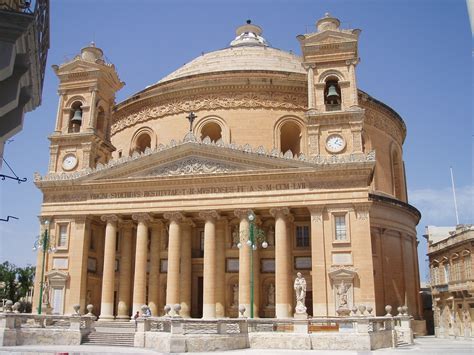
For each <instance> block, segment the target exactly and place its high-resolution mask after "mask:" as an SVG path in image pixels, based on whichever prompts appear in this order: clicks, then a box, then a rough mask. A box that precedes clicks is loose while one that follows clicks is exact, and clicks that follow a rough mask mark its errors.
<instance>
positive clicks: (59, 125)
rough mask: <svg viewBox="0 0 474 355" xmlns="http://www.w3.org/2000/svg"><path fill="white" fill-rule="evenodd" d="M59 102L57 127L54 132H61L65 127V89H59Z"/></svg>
mask: <svg viewBox="0 0 474 355" xmlns="http://www.w3.org/2000/svg"><path fill="white" fill-rule="evenodd" d="M58 94H59V104H58V112H57V114H56V127H55V128H54V132H56V133H61V131H62V128H63V105H64V91H62V90H59V91H58Z"/></svg>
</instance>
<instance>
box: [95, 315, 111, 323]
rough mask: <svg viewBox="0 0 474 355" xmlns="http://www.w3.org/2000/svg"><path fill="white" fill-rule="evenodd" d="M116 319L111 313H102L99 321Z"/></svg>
mask: <svg viewBox="0 0 474 355" xmlns="http://www.w3.org/2000/svg"><path fill="white" fill-rule="evenodd" d="M114 320H115V317H114V316H111V315H100V316H99V319H98V321H99V322H113V321H114Z"/></svg>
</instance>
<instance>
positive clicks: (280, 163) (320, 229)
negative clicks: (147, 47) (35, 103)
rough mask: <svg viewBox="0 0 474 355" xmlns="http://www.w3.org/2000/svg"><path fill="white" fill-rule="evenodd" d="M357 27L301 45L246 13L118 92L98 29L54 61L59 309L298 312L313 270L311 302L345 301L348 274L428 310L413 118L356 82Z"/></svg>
mask: <svg viewBox="0 0 474 355" xmlns="http://www.w3.org/2000/svg"><path fill="white" fill-rule="evenodd" d="M359 33H360V31H359V30H345V29H340V28H339V21H338V20H337V19H335V18H333V17H331V16H329V15H327V16H325V17H324V18H323V19H321V20H319V21H318V22H317V29H316V32H314V33H309V34H305V35H300V36H298V40H299V42H300V44H301V50H302V56H296V55H293V54H290V53H286V52H283V51H280V50H277V49H273V48H270V47H269V46H268V44H267V43H266V41H265V40H264V38H263V37H262V30H261V29H260V27H258V26H255V25H253V24H251V23H247V24H246V25H244V26H241V27H240V28H238V29H237V38H236V39H235V40H234V41H232V44H231V46H230V47H228V48H226V49H223V50H220V51H216V52H212V53H209V54H206V55H203V56H201V57H199V58H197V59H195V60H194V61H192V62H190V63H188V64H187V65H185V66H184V67H182V68H181V69H178V70H177V71H176V72H174V73H173V74H170V75H169V76H167V77H166V78H164V79H162V80H161V81H159V82H158V83H156V84H155V85H152V86H150V87H147V88H146V89H144V90H142V91H140V92H138V93H137V94H135V95H133V96H132V97H130V98H129V99H127V100H125V101H123V102H121V103H118V104H115V103H114V96H115V92H116V91H117V90H119V89H120V88H121V87H122V86H123V83H122V82H121V81H120V79H119V77H118V75H117V72H116V70H115V67H114V66H113V65H112V64H109V63H106V62H105V61H104V59H103V54H102V51H101V50H100V49H99V48H97V47H95V45H91V46H89V47H86V48H84V49H82V52H81V55H79V56H77V57H76V58H75V59H73V60H72V61H70V62H67V63H65V64H62V65H60V66H54V69H55V72H56V74H57V75H58V77H59V79H60V85H59V93H60V99H59V109H58V115H57V117H56V129H55V131H54V132H53V133H52V135H51V136H50V137H49V138H50V141H51V150H50V163H49V168H48V173H47V174H46V175H45V176H40V175H39V174H38V175H37V176H36V178H35V182H36V184H37V186H38V187H39V188H40V189H41V190H42V192H43V194H44V200H43V204H42V210H41V216H42V218H47V219H49V220H50V221H51V223H50V234H51V237H52V239H53V240H54V241H55V243H56V245H57V248H58V251H57V252H56V253H54V254H48V258H47V273H46V275H47V276H46V277H50V276H49V275H53V273H58V272H59V273H61V275H63V276H62V280H63V281H62V284H60V286H56V287H55V286H52V288H53V291H52V292H53V293H54V294H53V295H52V297H51V299H52V300H53V302H52V303H53V308H54V310H55V311H56V312H59V311H58V310H59V309H60V310H67V309H71V307H72V305H73V304H80V305H81V308H82V309H84V308H85V306H86V305H87V304H89V303H92V304H93V305H94V307H95V309H97V310H98V312H99V314H100V317H99V318H100V319H102V320H113V319H121V318H128V317H130V316H131V315H132V314H134V313H135V312H136V311H137V310H140V306H141V305H142V304H148V305H149V306H150V309H151V312H152V314H153V315H161V314H163V307H164V306H165V305H174V304H180V305H181V309H182V311H181V315H182V316H184V317H205V318H213V317H237V316H238V314H239V313H238V308H239V305H244V306H245V307H246V311H245V315H249V310H250V308H251V307H250V303H251V299H253V309H254V312H255V316H258V317H280V318H285V317H292V316H293V313H294V307H295V299H294V298H295V297H294V290H293V282H292V280H294V277H295V275H296V273H297V272H301V273H302V275H303V277H304V278H305V279H306V282H307V292H306V307H308V310H307V311H308V313H309V314H310V315H318V316H321V315H323V316H324V315H336V310H337V307H338V306H339V304H338V303H337V302H338V301H337V300H338V295H337V290H338V287H339V286H340V284H341V283H342V282H344V285H347V286H346V287H347V296H348V297H347V300H348V303H349V304H348V305H347V306H348V307H349V308H351V307H353V306H354V305H361V304H363V305H366V306H372V307H373V308H374V310H375V311H376V313H377V314H378V315H382V314H385V312H384V307H385V305H386V304H391V305H392V306H393V307H398V306H402V305H405V304H406V305H407V306H408V307H409V309H410V311H411V313H412V314H414V315H415V316H416V317H419V316H420V314H421V304H420V301H419V295H418V292H419V282H418V280H419V271H418V263H417V257H416V255H417V251H416V248H417V242H416V230H415V227H416V224H417V223H418V220H419V218H420V214H419V212H418V211H417V210H416V209H415V208H414V207H412V206H410V205H409V204H408V203H407V194H406V182H405V173H404V165H403V159H402V158H403V150H402V145H403V141H404V139H405V136H406V127H405V124H404V122H403V120H402V119H401V117H400V116H399V115H398V114H397V113H396V112H395V111H394V110H392V109H391V108H389V107H388V106H386V105H385V104H383V103H381V102H379V101H377V100H376V99H374V98H372V97H371V96H370V95H368V94H366V93H365V92H363V91H361V90H359V89H358V88H357V85H356V75H355V67H356V65H357V63H358V53H357V45H358V39H359ZM229 58H232V61H231V62H230V61H229V60H230V59H229ZM191 111H192V112H194V113H195V116H197V117H196V118H194V121H192V120H188V119H186V118H187V117H190V118H193V116H192V115H191V114H190V112H191ZM190 121H191V122H190ZM250 211H252V212H253V213H254V214H255V216H256V219H255V221H249V219H248V216H249V212H250ZM251 229H252V231H254V232H255V233H257V232H258V233H257V234H258V238H257V240H256V241H255V243H254V244H255V247H256V249H255V250H253V248H251V247H249V246H248V245H247V243H246V241H247V240H248V238H249V237H250V234H251V233H250V230H251ZM257 234H256V235H257ZM263 241H265V242H266V244H268V247H267V248H263V247H262V242H263ZM238 246H240V248H239V247H238ZM41 261H42V260H41V255H39V256H38V270H40V269H39V268H41ZM252 266H253V277H251V275H250V270H251V267H252ZM38 274H40V273H39V272H38ZM252 279H253V285H254V287H253V290H254V291H253V297H252V292H251V290H252V287H251V284H250V283H251V280H252ZM57 285H59V284H58V283H57ZM36 289H39V280H37V284H36ZM37 294H38V292H36V295H37Z"/></svg>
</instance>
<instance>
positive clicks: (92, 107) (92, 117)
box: [87, 88, 97, 130]
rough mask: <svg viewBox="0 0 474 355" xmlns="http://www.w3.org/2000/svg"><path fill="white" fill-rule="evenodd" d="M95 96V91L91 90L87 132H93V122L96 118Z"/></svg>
mask: <svg viewBox="0 0 474 355" xmlns="http://www.w3.org/2000/svg"><path fill="white" fill-rule="evenodd" d="M96 96H97V89H96V88H94V89H92V90H91V102H90V110H89V122H88V126H87V128H88V129H89V130H91V129H92V130H94V128H95V121H96V116H95V101H96Z"/></svg>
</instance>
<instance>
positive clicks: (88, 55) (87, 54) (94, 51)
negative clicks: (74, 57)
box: [81, 42, 104, 63]
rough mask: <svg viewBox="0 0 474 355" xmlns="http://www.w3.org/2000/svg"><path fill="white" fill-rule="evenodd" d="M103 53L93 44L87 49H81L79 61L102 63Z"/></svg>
mask: <svg viewBox="0 0 474 355" xmlns="http://www.w3.org/2000/svg"><path fill="white" fill-rule="evenodd" d="M103 56H104V52H103V51H102V49H100V48H97V47H96V46H95V43H94V42H91V44H90V45H89V46H87V47H84V48H82V49H81V59H82V60H85V61H87V62H93V63H96V62H97V61H102V62H103V61H104V58H103Z"/></svg>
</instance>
